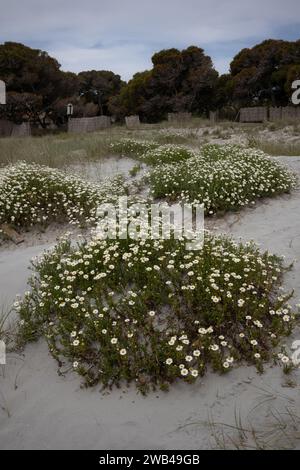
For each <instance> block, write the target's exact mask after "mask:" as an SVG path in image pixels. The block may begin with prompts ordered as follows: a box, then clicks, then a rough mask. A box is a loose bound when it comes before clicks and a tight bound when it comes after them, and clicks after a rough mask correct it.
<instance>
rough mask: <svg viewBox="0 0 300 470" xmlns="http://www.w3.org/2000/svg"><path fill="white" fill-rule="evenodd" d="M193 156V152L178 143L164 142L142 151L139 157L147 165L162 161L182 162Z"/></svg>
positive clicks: (157, 163)
mask: <svg viewBox="0 0 300 470" xmlns="http://www.w3.org/2000/svg"><path fill="white" fill-rule="evenodd" d="M193 156H195V153H194V152H193V151H192V150H190V149H188V148H186V147H181V146H179V145H174V144H166V145H161V146H159V147H157V148H154V149H150V150H148V151H147V152H145V153H143V154H142V155H141V157H140V159H141V160H142V161H143V162H145V163H147V164H148V165H159V164H162V163H171V162H172V163H173V162H182V161H185V160H187V159H188V158H191V157H193Z"/></svg>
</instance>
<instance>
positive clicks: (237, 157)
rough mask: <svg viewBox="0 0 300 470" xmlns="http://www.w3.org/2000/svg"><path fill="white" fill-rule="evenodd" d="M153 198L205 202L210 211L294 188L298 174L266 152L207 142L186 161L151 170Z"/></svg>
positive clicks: (230, 207) (206, 210)
mask: <svg viewBox="0 0 300 470" xmlns="http://www.w3.org/2000/svg"><path fill="white" fill-rule="evenodd" d="M149 181H150V186H151V190H152V195H153V197H154V198H162V197H165V198H167V199H168V200H169V201H177V200H182V201H186V202H193V203H197V204H203V206H204V210H205V213H206V214H208V215H212V214H215V213H217V212H221V211H228V210H234V209H237V208H239V207H243V206H245V205H248V204H255V201H256V200H257V199H258V198H262V197H274V196H276V195H278V194H282V193H286V192H289V191H291V190H292V189H293V188H294V187H295V186H296V184H297V178H296V176H295V175H294V174H293V173H291V172H290V171H289V170H287V169H286V168H285V167H284V166H282V165H280V164H279V163H277V162H274V160H272V159H271V158H269V157H267V156H266V155H265V154H264V153H263V152H261V151H260V150H256V149H246V148H242V147H239V146H233V145H223V146H219V145H206V146H204V147H203V148H202V150H201V152H200V154H199V155H196V156H194V157H192V158H190V159H188V160H186V161H184V162H179V163H175V164H164V165H159V166H157V167H155V168H154V169H152V170H151V171H150V173H149Z"/></svg>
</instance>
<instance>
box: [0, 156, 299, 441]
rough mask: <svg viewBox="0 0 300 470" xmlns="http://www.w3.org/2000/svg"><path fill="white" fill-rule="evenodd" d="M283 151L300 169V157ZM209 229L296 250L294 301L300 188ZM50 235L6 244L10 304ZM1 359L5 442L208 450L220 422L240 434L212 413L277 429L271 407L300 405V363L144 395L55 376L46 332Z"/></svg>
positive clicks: (0, 292) (3, 262) (0, 258)
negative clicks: (84, 385) (285, 369)
mask: <svg viewBox="0 0 300 470" xmlns="http://www.w3.org/2000/svg"><path fill="white" fill-rule="evenodd" d="M280 160H282V161H284V162H285V163H286V164H287V165H288V166H290V167H291V168H292V169H294V170H296V171H297V172H298V173H299V175H300V157H282V158H280ZM209 228H212V229H214V230H216V231H218V232H219V231H222V232H226V233H231V234H232V235H233V236H234V237H236V238H238V237H241V238H242V239H245V240H247V239H248V240H249V239H254V240H255V241H256V242H258V243H260V244H261V246H262V248H265V249H269V250H270V251H272V252H276V253H278V254H282V255H284V256H285V257H286V260H287V262H291V261H293V260H295V259H296V262H295V265H294V269H293V270H292V271H291V272H289V273H287V274H286V276H285V282H284V286H285V288H288V289H291V288H293V289H295V296H294V299H293V301H294V302H295V303H298V302H299V299H300V282H299V281H300V192H299V191H294V192H293V194H292V195H290V196H283V197H278V198H275V199H272V200H267V201H263V202H259V203H258V204H257V205H256V206H255V207H254V208H251V209H245V210H243V211H240V212H239V213H237V214H233V215H229V216H226V217H224V218H222V219H218V220H215V221H213V222H212V221H210V223H209ZM50 238H51V237H50ZM52 243H53V240H51V239H49V241H48V242H45V240H44V239H43V240H42V241H41V242H40V243H37V244H35V245H34V246H19V247H16V248H14V249H10V250H5V251H4V250H2V251H1V252H0V278H1V285H0V297H1V300H2V301H3V302H4V303H7V304H9V303H10V302H12V300H13V299H14V296H15V294H16V293H22V292H23V291H24V290H25V288H26V280H27V278H28V275H29V271H28V265H29V260H30V259H31V258H32V257H33V256H36V255H38V254H39V253H41V252H42V250H43V249H45V248H47V247H48V246H51V244H52ZM297 258H298V259H297ZM294 339H300V331H299V329H297V330H296V331H295V332H294V334H293V337H291V338H287V339H286V344H287V345H288V346H290V345H291V344H292V342H293V340H294ZM0 367H1V368H0V406H1V408H0V448H1V449H56V448H58V449H139V448H140V449H204V448H211V447H213V446H216V440H215V438H214V434H215V433H217V434H218V435H219V436H220V437H221V442H223V438H222V436H221V432H220V430H221V429H223V431H224V432H226V433H230V435H231V436H232V437H233V439H234V441H235V442H239V441H240V439H239V433H238V432H237V431H236V430H235V429H231V428H229V427H228V426H225V427H224V426H222V425H216V426H214V428H213V430H212V429H211V428H210V426H209V422H210V421H214V422H216V423H226V424H227V425H233V426H235V425H236V421H237V420H238V418H236V416H237V415H239V414H240V415H241V417H242V419H243V420H244V421H243V425H244V426H245V427H246V428H247V429H250V428H251V423H252V426H254V427H255V428H257V429H258V430H260V429H264V430H270V431H271V432H273V433H274V429H275V428H274V417H273V415H272V413H274V412H278V413H283V412H284V410H286V409H287V408H288V409H289V410H290V413H291V414H294V413H296V412H297V411H296V410H297V408H298V410H299V409H300V393H299V392H300V369H298V370H296V371H295V372H293V373H292V374H291V375H290V376H284V374H283V372H282V370H281V369H280V368H279V367H271V366H268V367H267V368H266V372H265V374H263V375H261V376H259V375H258V374H257V373H256V371H255V370H254V368H252V367H240V368H238V369H235V370H233V371H232V372H230V373H229V374H228V375H224V376H218V375H215V374H208V375H207V376H206V377H204V378H203V379H200V380H199V381H198V382H197V384H195V385H193V386H190V385H185V384H183V383H179V384H177V385H175V386H173V387H172V388H171V390H170V392H169V393H153V394H150V395H149V396H147V397H146V398H144V397H142V396H141V395H139V394H137V393H136V391H135V390H134V389H133V388H132V389H130V390H127V389H126V390H122V389H120V390H113V391H112V392H111V393H105V394H101V393H100V392H99V389H98V388H97V387H96V388H94V389H88V390H83V389H81V388H80V381H79V378H78V377H77V376H75V375H74V374H73V373H70V372H68V373H67V374H66V375H65V376H58V375H57V373H56V364H55V362H54V360H53V359H52V358H51V357H50V356H49V354H48V350H47V346H46V344H45V343H44V341H43V340H40V341H39V342H38V343H37V344H32V345H29V346H27V347H26V349H25V354H24V355H23V356H18V355H16V354H11V355H9V357H8V361H7V365H6V366H0ZM251 410H252V411H251ZM280 416H281V414H280ZM282 416H286V414H285V415H283V414H282ZM283 419H284V418H283ZM287 429H288V428H287ZM218 430H219V431H218ZM246 434H247V433H246ZM292 434H293V431H292ZM294 434H295V433H294ZM294 434H293V437H292V438H291V440H288V441H283V438H282V433H281V434H280V432H278V433H276V435H274V436H273V435H270V434H267V436H269V437H268V439H269V441H270V442H269V444H268V445H271V446H272V445H276V444H275V442H276V439H275V438H276V437H278V438H279V439H280V443H281V445H287V446H288V447H293V446H298V447H299V448H300V444H299V443H300V440H298V441H297V440H296V437H297V436H294ZM299 437H300V436H299V433H298V439H299ZM263 439H265V437H263ZM250 441H251V440H249V442H250ZM247 442H248V441H247V439H246V443H247ZM297 442H298V444H297Z"/></svg>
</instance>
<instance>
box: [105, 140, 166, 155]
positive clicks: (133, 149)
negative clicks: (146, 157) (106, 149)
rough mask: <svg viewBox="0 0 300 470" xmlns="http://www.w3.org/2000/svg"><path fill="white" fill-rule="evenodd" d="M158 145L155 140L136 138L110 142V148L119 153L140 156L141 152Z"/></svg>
mask: <svg viewBox="0 0 300 470" xmlns="http://www.w3.org/2000/svg"><path fill="white" fill-rule="evenodd" d="M158 146H159V144H156V143H155V142H151V141H148V140H136V139H128V138H127V139H120V140H118V141H116V142H112V143H111V144H110V149H111V150H112V151H113V152H114V153H117V154H119V155H123V156H132V157H140V156H141V155H142V154H143V153H145V152H147V151H148V150H152V149H155V148H157V147H158Z"/></svg>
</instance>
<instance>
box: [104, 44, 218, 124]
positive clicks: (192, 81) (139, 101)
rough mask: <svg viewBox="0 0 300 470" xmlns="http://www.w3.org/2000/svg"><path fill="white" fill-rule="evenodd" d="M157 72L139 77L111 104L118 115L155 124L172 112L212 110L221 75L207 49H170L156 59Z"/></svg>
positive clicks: (154, 60)
mask: <svg viewBox="0 0 300 470" xmlns="http://www.w3.org/2000/svg"><path fill="white" fill-rule="evenodd" d="M152 63H153V68H152V69H151V70H149V71H145V72H142V73H137V74H135V75H134V77H133V78H132V80H130V81H129V82H128V84H127V85H126V86H125V87H124V88H123V89H122V90H121V92H120V94H119V96H118V97H117V98H116V99H114V100H112V101H111V102H110V107H111V109H114V110H115V114H117V115H118V114H119V115H124V114H139V115H140V117H141V119H143V120H147V121H149V122H155V121H158V120H160V119H163V118H164V117H166V114H167V113H168V112H180V111H191V112H194V113H198V114H202V113H206V112H207V111H208V110H209V109H210V106H211V100H212V97H213V93H214V88H215V86H216V83H217V78H218V73H217V72H216V71H215V70H214V68H213V65H212V61H211V59H210V57H208V56H206V55H205V54H204V51H203V49H200V48H198V47H195V46H191V47H189V48H187V49H185V50H183V51H179V50H178V49H168V50H163V51H160V52H158V53H156V54H154V55H153V57H152Z"/></svg>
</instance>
